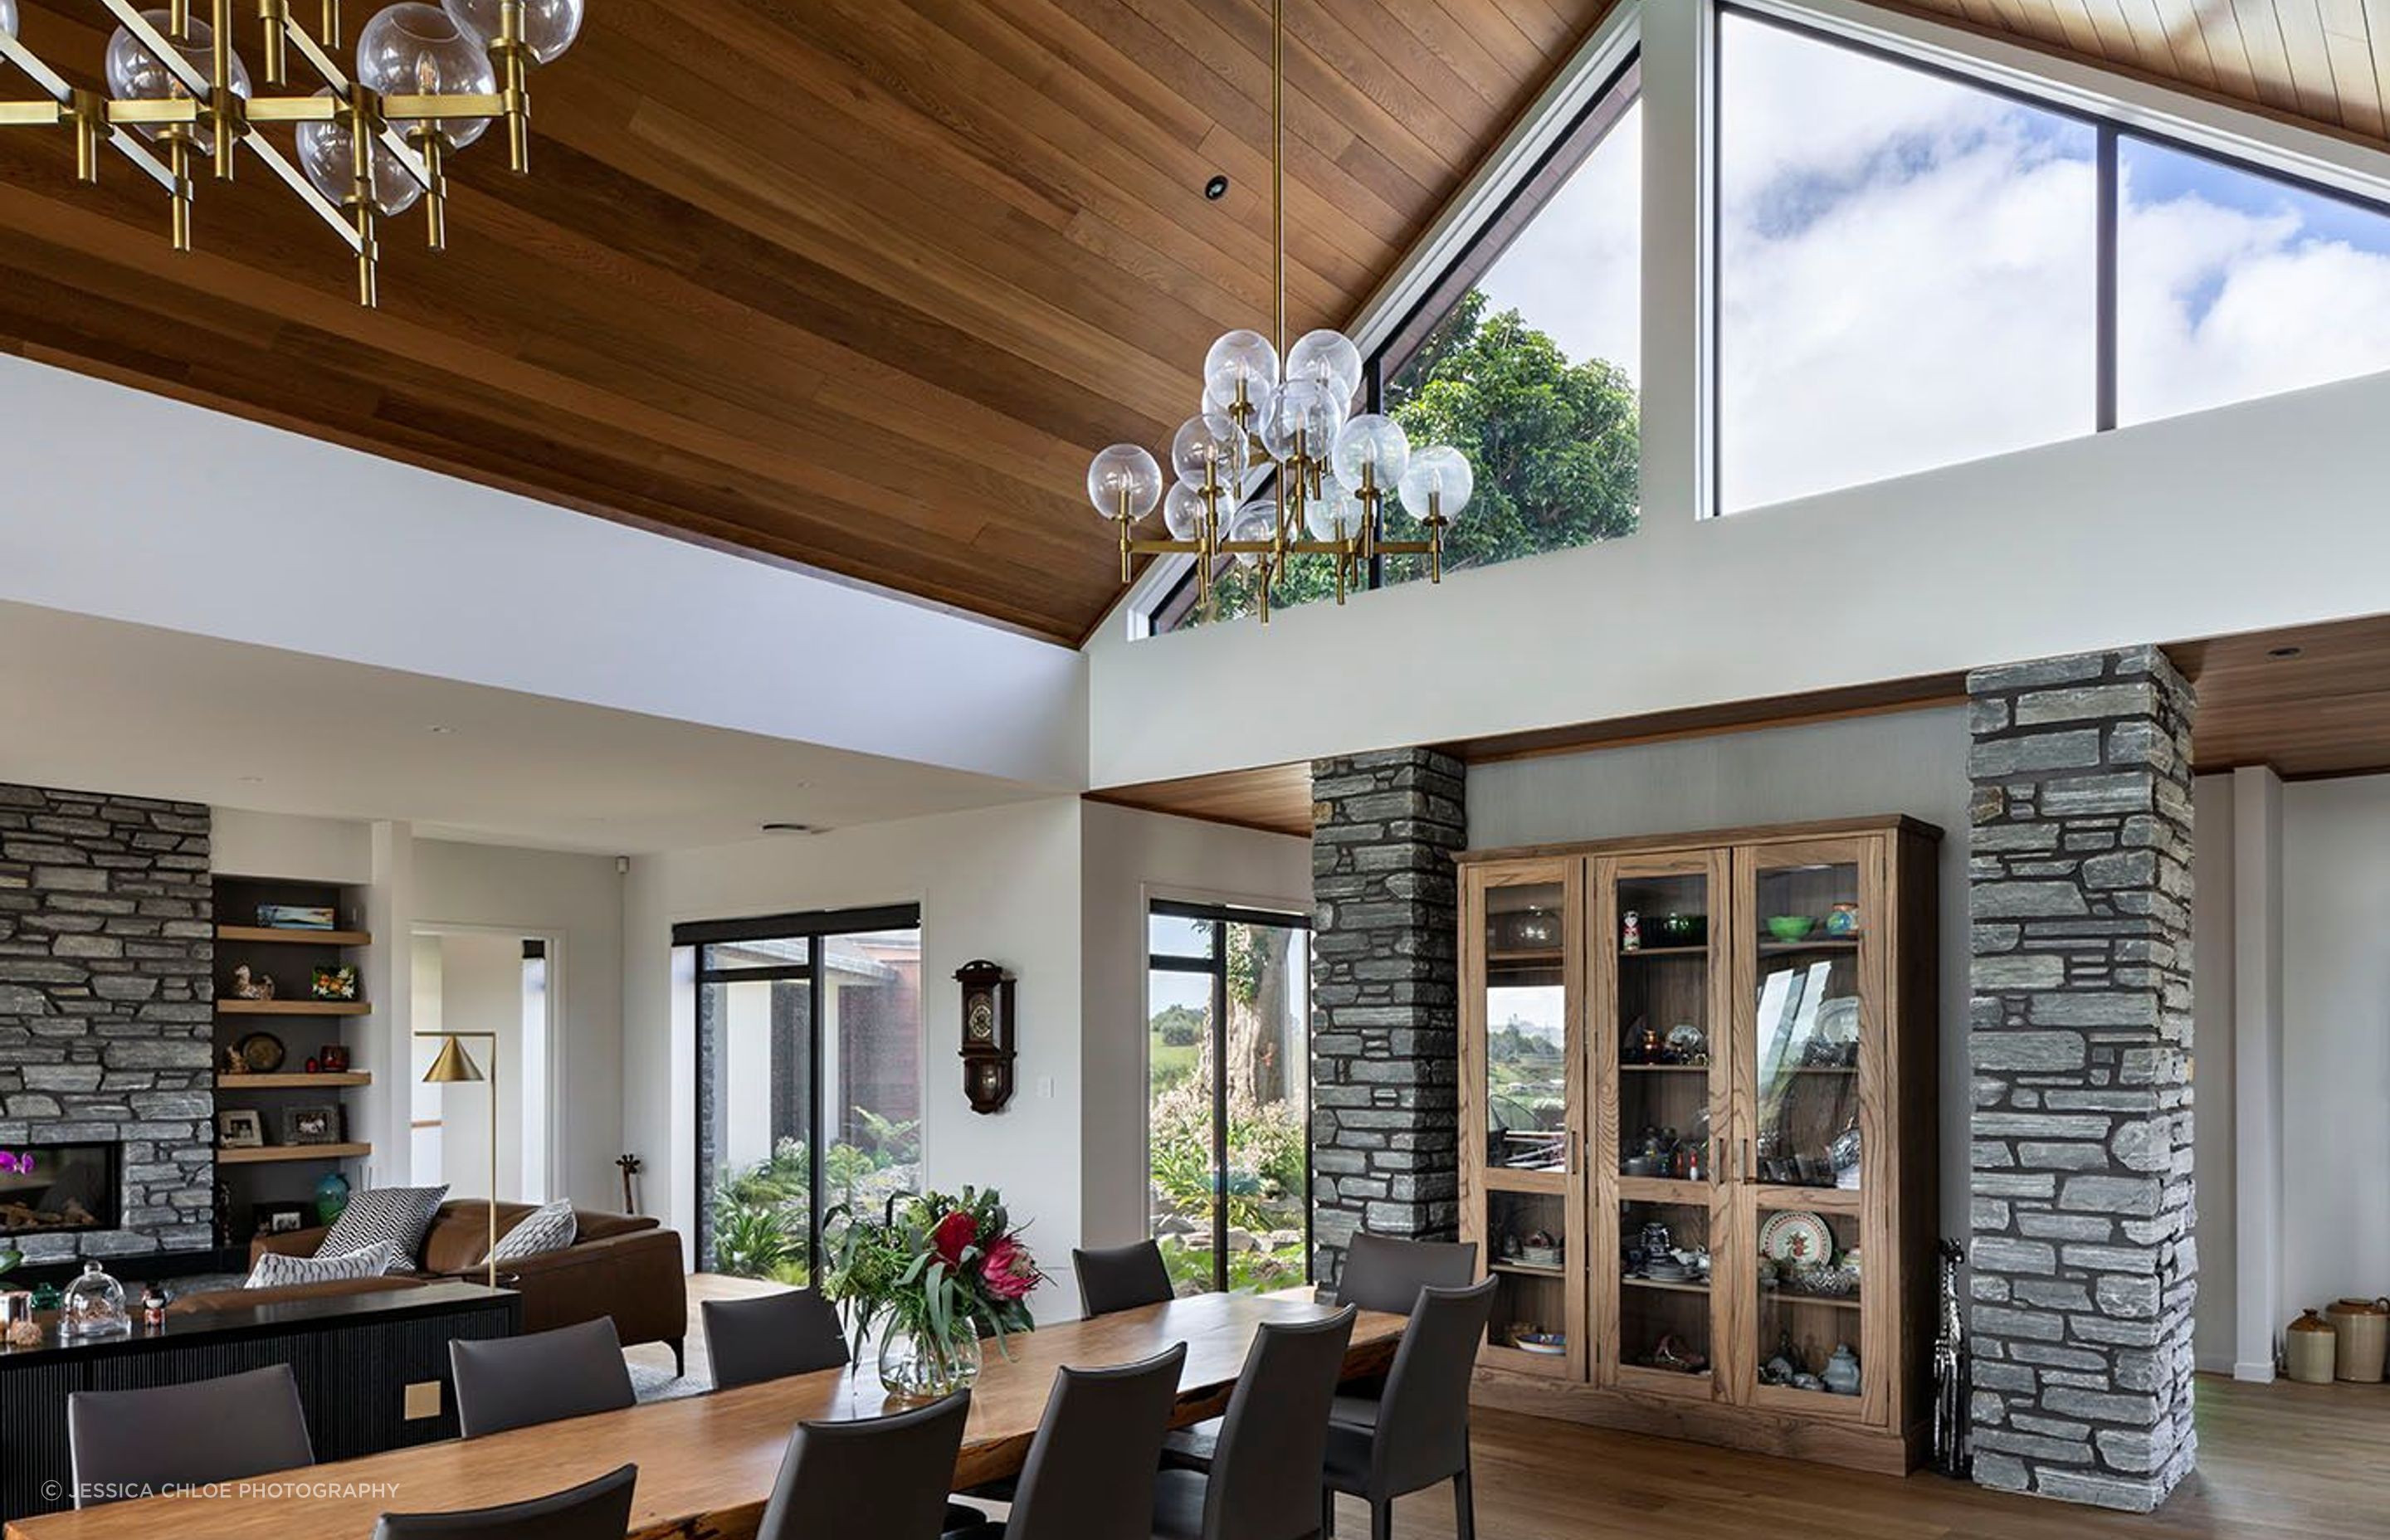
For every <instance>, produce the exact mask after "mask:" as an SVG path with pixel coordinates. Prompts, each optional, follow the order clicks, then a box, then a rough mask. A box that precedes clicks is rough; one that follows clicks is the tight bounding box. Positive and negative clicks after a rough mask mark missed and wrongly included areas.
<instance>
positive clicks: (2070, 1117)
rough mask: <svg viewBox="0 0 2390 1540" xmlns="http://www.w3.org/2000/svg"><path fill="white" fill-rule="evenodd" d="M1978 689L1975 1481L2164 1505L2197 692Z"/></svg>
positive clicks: (2168, 1486)
mask: <svg viewBox="0 0 2390 1540" xmlns="http://www.w3.org/2000/svg"><path fill="white" fill-rule="evenodd" d="M1967 688H1968V694H1969V696H1970V697H1971V698H1972V729H1973V745H1972V752H1971V754H1970V756H1969V773H1970V775H1971V776H1972V780H1973V784H1974V802H1973V820H1972V822H1973V826H1974V828H1973V838H1972V861H1971V868H1970V873H1969V883H1968V892H1969V908H1970V910H1971V911H1972V921H1973V932H1972V934H1973V947H1972V952H1973V959H1974V960H1973V965H1972V996H1973V998H1972V1021H1971V1026H1970V1032H1969V1038H1968V1041H1969V1053H1970V1057H1971V1059H1972V1065H1973V1069H1974V1116H1973V1158H1972V1168H1973V1231H1974V1246H1973V1250H1972V1256H1971V1258H1970V1260H1971V1262H1972V1264H1973V1276H1972V1291H1973V1297H1974V1303H1973V1320H1974V1334H1975V1335H1974V1342H1975V1355H1976V1358H1975V1366H1974V1386H1975V1395H1974V1404H1973V1412H1974V1426H1975V1438H1974V1450H1975V1464H1974V1469H1975V1480H1976V1481H1977V1482H1979V1483H1980V1484H1982V1485H1985V1486H1989V1487H1996V1488H1998V1489H2000V1490H2003V1491H2011V1492H2034V1493H2038V1494H2041V1495H2045V1496H2051V1497H2061V1498H2066V1499H2070V1500H2073V1501H2076V1502H2086V1503H2096V1504H2099V1505H2100V1506H2101V1507H2105V1508H2124V1509H2127V1510H2131V1511H2135V1512H2147V1511H2148V1510H2150V1509H2152V1508H2155V1507H2157V1506H2158V1504H2160V1503H2162V1502H2164V1501H2165V1496H2166V1494H2167V1493H2169V1492H2171V1491H2172V1490H2173V1489H2174V1486H2175V1483H2176V1482H2178V1481H2180V1480H2181V1479H2182V1477H2183V1476H2184V1475H2185V1474H2186V1473H2188V1472H2189V1471H2190V1469H2191V1464H2192V1456H2193V1451H2194V1444H2193V1435H2192V1431H2191V1303H2192V1300H2193V1297H2194V1295H2195V1294H2196V1291H2197V1287H2198V1285H2197V1274H2198V1265H2199V1264H2198V1257H2197V1252H2196V1251H2195V1250H2194V1248H2193V1244H2192V1239H2191V1224H2192V1205H2191V1084H2190V1081H2191V711H2192V698H2191V687H2189V686H2188V685H2186V684H2185V683H2184V682H2183V680H2182V677H2181V676H2180V675H2179V674H2177V673H2176V672H2175V671H2174V667H2173V665H2172V664H2171V663H2169V662H2168V661H2166V658H2165V654H2164V653H2163V652H2161V651H2159V650H2158V649H2157V648H2154V647H2139V648H2127V649H2126V650H2123V651H2118V652H2104V653H2089V654H2085V655H2083V656H2080V657H2073V658H2055V659H2049V660H2046V661H2041V662H2034V663H2020V664H2014V665H2011V666H2008V667H2002V668H1990V669H1982V670H1979V671H1977V672H1976V673H1974V674H1971V675H1970V676H1969V678H1968V681H1967Z"/></svg>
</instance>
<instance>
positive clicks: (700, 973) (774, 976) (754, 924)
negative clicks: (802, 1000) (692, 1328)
mask: <svg viewBox="0 0 2390 1540" xmlns="http://www.w3.org/2000/svg"><path fill="white" fill-rule="evenodd" d="M882 930H912V931H914V932H915V933H916V934H919V933H920V931H921V906H920V905H919V904H883V905H875V906H873V907H869V908H858V909H818V910H812V911H808V912H806V913H803V914H784V915H763V916H757V917H754V918H745V919H714V920H692V921H687V922H684V923H682V924H679V925H675V926H674V927H673V930H672V944H673V945H674V946H675V947H676V948H677V947H683V946H687V947H691V948H694V949H695V953H696V956H695V957H694V958H693V959H692V960H693V962H694V964H695V966H694V968H692V969H691V970H690V975H689V988H690V990H691V992H692V993H693V995H694V996H695V997H694V999H693V1000H692V1002H691V1005H692V1019H693V1020H695V1021H696V1023H697V1044H696V1049H697V1054H696V1057H697V1072H696V1074H695V1076H694V1077H693V1078H692V1084H691V1086H690V1090H689V1096H690V1100H691V1111H692V1112H693V1113H694V1114H695V1116H694V1119H693V1121H692V1123H691V1124H690V1127H691V1134H692V1148H691V1149H690V1151H689V1154H690V1157H691V1159H690V1161H689V1183H690V1187H692V1189H693V1191H692V1193H691V1199H692V1203H693V1207H692V1208H691V1210H690V1212H691V1213H693V1214H694V1215H695V1216H696V1223H695V1226H694V1227H695V1231H696V1233H695V1235H694V1236H693V1237H692V1238H691V1246H692V1249H693V1251H694V1252H695V1254H696V1256H697V1258H698V1262H699V1264H700V1266H704V1265H707V1264H709V1257H708V1253H709V1251H711V1249H712V1246H713V1209H712V1206H711V1205H710V1204H709V1203H708V1202H707V1196H708V1195H707V1191H706V1179H707V1177H708V1176H709V1175H710V1174H711V1175H713V1176H715V1177H717V1178H718V1177H719V1175H720V1173H719V1172H713V1173H709V1172H708V1171H707V1170H706V1169H705V1162H704V1161H703V1160H701V1159H700V1158H698V1149H697V1148H695V1146H696V1144H697V1143H699V1142H701V1141H702V1138H703V1133H702V1130H703V1128H704V1125H705V1118H706V1106H705V1098H706V1087H707V1084H708V1083H709V1082H710V1081H711V1079H712V1078H713V1072H714V1062H713V1060H714V1054H715V1051H716V1050H715V1047H714V1046H713V1045H712V1044H710V1043H709V1042H708V1040H707V1039H708V1034H707V1033H706V1030H705V1010H704V1003H703V1002H704V997H705V988H706V986H707V985H708V984H719V983H771V982H797V981H800V980H802V981H803V982H804V984H805V990H806V1004H805V1040H804V1051H805V1085H806V1089H807V1092H808V1096H809V1099H810V1101H811V1103H812V1105H810V1106H809V1107H807V1108H806V1110H805V1123H806V1130H807V1132H806V1138H805V1258H806V1262H805V1265H806V1268H807V1271H808V1274H809V1282H810V1284H811V1285H812V1286H814V1287H819V1285H820V1282H821V1277H820V1275H821V1267H822V1195H823V1193H824V1192H825V1191H826V1190H827V1188H826V1187H825V1185H824V1183H825V1172H824V1160H823V1157H824V1155H825V1153H826V1152H825V1150H824V1149H823V1140H822V1127H821V1124H822V1121H823V1112H824V1106H823V1099H822V1098H823V1095H824V1092H825V1090H826V1089H827V1087H826V1085H825V1084H824V1077H823V1075H822V1073H821V1068H822V1019H823V1014H824V1006H825V1003H826V1002H825V1000H824V998H823V996H824V993H825V989H826V987H827V984H828V982H829V981H828V980H827V979H826V978H825V977H824V976H823V970H822V969H821V967H820V966H819V965H820V963H821V959H822V945H821V943H824V942H826V941H828V940H829V939H830V938H831V937H833V936H849V935H867V934H870V933H872V932H875V931H882ZM800 938H802V939H803V940H804V941H806V942H807V943H809V944H808V945H807V946H806V948H805V960H804V961H803V962H801V963H761V964H754V965H752V966H747V967H732V968H715V967H711V966H709V961H708V955H709V954H710V953H711V952H712V951H713V948H714V947H716V946H726V945H735V944H737V943H739V942H744V941H794V940H798V939H800ZM925 955H926V949H925ZM926 1027H927V1021H926V1020H923V1021H919V1022H916V1023H915V1033H916V1034H917V1035H916V1041H915V1045H914V1046H915V1049H916V1052H915V1064H916V1071H915V1073H916V1076H917V1078H918V1077H919V1074H920V1073H922V1072H924V1071H926V1069H927V1065H926V1064H924V1063H923V1062H922V1059H923V1058H924V1056H923V1055H922V1053H921V1052H920V1051H919V1050H920V1049H921V1047H922V1044H921V1043H920V1042H919V1033H921V1032H923V1031H924V1030H926ZM921 1089H922V1091H923V1100H924V1102H925V1103H926V1101H927V1099H928V1097H927V1090H928V1087H927V1085H926V1084H924V1085H923V1086H922V1087H921ZM927 1154H928V1146H927V1141H926V1140H925V1141H924V1143H923V1156H924V1159H925V1160H926V1157H927Z"/></svg>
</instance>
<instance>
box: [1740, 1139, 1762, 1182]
mask: <svg viewBox="0 0 2390 1540" xmlns="http://www.w3.org/2000/svg"><path fill="white" fill-rule="evenodd" d="M1758 1176H1759V1174H1758V1173H1757V1172H1755V1171H1754V1170H1753V1169H1752V1168H1751V1141H1750V1140H1749V1139H1745V1140H1743V1141H1742V1179H1743V1180H1744V1181H1746V1182H1750V1181H1755V1180H1757V1179H1758Z"/></svg>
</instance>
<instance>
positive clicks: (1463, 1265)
mask: <svg viewBox="0 0 2390 1540" xmlns="http://www.w3.org/2000/svg"><path fill="white" fill-rule="evenodd" d="M1476 1281H1477V1247H1476V1245H1475V1243H1474V1242H1471V1241H1466V1240H1458V1241H1455V1240H1403V1239H1399V1238H1396V1237H1394V1236H1389V1235H1371V1234H1369V1233H1368V1231H1367V1230H1363V1231H1361V1232H1360V1233H1358V1234H1356V1235H1355V1236H1354V1237H1353V1239H1352V1242H1351V1243H1350V1244H1349V1245H1348V1246H1346V1248H1345V1250H1344V1270H1343V1272H1342V1273H1339V1274H1338V1275H1337V1277H1336V1303H1338V1304H1357V1305H1359V1306H1360V1307H1361V1308H1362V1309H1364V1310H1377V1311H1382V1312H1384V1313H1385V1314H1387V1315H1409V1314H1410V1313H1411V1306H1412V1305H1413V1304H1415V1303H1418V1301H1419V1291H1420V1290H1422V1289H1466V1288H1468V1287H1469V1286H1470V1285H1471V1284H1472V1283H1474V1282H1476Z"/></svg>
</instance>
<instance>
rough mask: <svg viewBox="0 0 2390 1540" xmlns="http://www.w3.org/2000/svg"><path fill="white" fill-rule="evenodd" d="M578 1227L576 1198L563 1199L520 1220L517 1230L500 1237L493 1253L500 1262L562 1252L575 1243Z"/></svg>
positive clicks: (516, 1222)
mask: <svg viewBox="0 0 2390 1540" xmlns="http://www.w3.org/2000/svg"><path fill="white" fill-rule="evenodd" d="M574 1227H575V1226H574V1221H573V1217H572V1199H570V1198H559V1199H558V1200H556V1201H555V1202H553V1203H546V1204H543V1205H541V1206H540V1207H538V1208H536V1209H533V1210H532V1211H531V1213H527V1214H525V1215H523V1216H522V1217H521V1218H520V1219H518V1220H516V1221H515V1227H514V1228H513V1229H511V1230H508V1232H507V1233H506V1234H504V1235H502V1236H500V1237H498V1249H497V1250H496V1251H493V1252H492V1253H490V1254H491V1255H492V1256H493V1257H495V1259H496V1260H497V1261H499V1262H511V1261H513V1260H514V1259H515V1258H517V1257H528V1256H537V1255H538V1254H539V1253H540V1252H542V1251H562V1250H564V1249H565V1248H566V1247H567V1246H570V1245H572V1237H573V1232H574Z"/></svg>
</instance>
